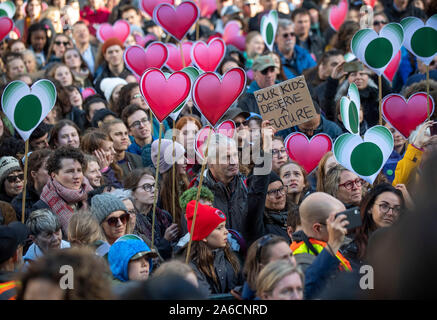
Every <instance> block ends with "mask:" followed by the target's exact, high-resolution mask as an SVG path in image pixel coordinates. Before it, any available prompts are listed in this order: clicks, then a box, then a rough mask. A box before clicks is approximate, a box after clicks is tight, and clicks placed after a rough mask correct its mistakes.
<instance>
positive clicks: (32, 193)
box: [11, 185, 40, 221]
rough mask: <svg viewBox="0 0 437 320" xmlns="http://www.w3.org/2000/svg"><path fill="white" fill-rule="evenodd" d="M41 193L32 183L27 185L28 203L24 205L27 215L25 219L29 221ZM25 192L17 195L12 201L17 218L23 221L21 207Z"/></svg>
mask: <svg viewBox="0 0 437 320" xmlns="http://www.w3.org/2000/svg"><path fill="white" fill-rule="evenodd" d="M39 196H40V195H39V193H38V192H37V191H36V190H35V188H33V187H32V186H30V185H27V187H26V203H25V205H24V210H25V214H26V215H25V216H24V221H27V218H29V215H30V213H31V212H32V211H33V210H32V206H33V205H34V204H35V203H37V202H38V201H39ZM22 201H23V193H20V194H19V195H17V196H16V197H15V198H14V199H13V200H12V201H11V205H12V207H13V208H14V210H15V213H16V214H17V220H18V221H21V209H22Z"/></svg>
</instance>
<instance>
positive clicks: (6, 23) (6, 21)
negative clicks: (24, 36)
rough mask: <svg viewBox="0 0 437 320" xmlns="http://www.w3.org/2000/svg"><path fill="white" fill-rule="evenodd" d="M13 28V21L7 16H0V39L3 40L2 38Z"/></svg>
mask: <svg viewBox="0 0 437 320" xmlns="http://www.w3.org/2000/svg"><path fill="white" fill-rule="evenodd" d="M13 29H14V21H13V20H12V19H10V18H8V17H1V18H0V41H3V39H4V38H6V36H7V35H8V34H9V32H11V31H12V30H13Z"/></svg>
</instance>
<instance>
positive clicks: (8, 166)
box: [0, 156, 21, 185]
mask: <svg viewBox="0 0 437 320" xmlns="http://www.w3.org/2000/svg"><path fill="white" fill-rule="evenodd" d="M18 170H21V167H20V162H19V161H18V160H17V159H15V158H14V157H7V156H6V157H2V158H0V185H2V184H3V181H4V180H5V179H6V177H7V176H8V175H9V174H10V173H11V172H14V171H18Z"/></svg>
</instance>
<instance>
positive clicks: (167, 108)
mask: <svg viewBox="0 0 437 320" xmlns="http://www.w3.org/2000/svg"><path fill="white" fill-rule="evenodd" d="M140 91H141V94H142V95H143V97H144V100H146V102H147V104H148V105H149V107H150V109H151V110H152V112H153V114H154V115H155V117H156V119H158V121H159V122H163V121H164V119H165V118H167V117H168V115H169V114H170V113H172V112H173V111H174V110H175V109H176V108H177V107H178V106H179V105H180V104H181V103H182V102H184V101H185V100H186V99H187V97H188V95H189V94H190V91H191V80H190V77H189V76H188V75H187V74H186V73H184V72H181V71H177V72H175V73H172V74H171V75H170V76H169V77H168V78H166V77H165V75H164V73H163V72H162V71H161V70H159V69H154V68H153V69H148V70H147V71H146V72H144V74H143V75H142V77H141V80H140Z"/></svg>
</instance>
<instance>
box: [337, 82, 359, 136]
mask: <svg viewBox="0 0 437 320" xmlns="http://www.w3.org/2000/svg"><path fill="white" fill-rule="evenodd" d="M347 95H348V96H347V97H341V100H340V114H341V120H342V121H343V124H344V127H345V128H346V129H347V131H349V132H350V133H352V134H360V93H359V91H358V88H357V86H356V84H355V83H353V82H352V83H351V84H350V85H349V89H348V92H347Z"/></svg>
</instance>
